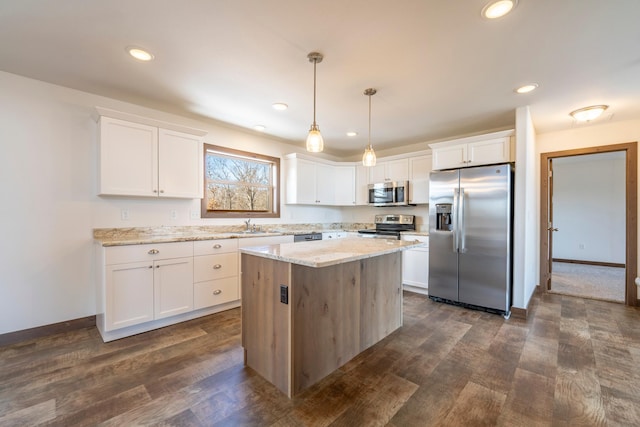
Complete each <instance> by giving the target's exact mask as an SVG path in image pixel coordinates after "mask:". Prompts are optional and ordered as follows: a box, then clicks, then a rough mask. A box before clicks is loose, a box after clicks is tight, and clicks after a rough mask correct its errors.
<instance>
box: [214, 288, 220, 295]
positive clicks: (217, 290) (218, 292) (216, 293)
mask: <svg viewBox="0 0 640 427" xmlns="http://www.w3.org/2000/svg"><path fill="white" fill-rule="evenodd" d="M221 293H222V291H221V290H220V289H216V290H215V291H213V294H214V295H220V294H221Z"/></svg>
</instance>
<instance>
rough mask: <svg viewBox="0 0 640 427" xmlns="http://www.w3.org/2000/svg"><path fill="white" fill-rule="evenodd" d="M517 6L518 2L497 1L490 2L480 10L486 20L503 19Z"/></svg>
mask: <svg viewBox="0 0 640 427" xmlns="http://www.w3.org/2000/svg"><path fill="white" fill-rule="evenodd" d="M517 4H518V0H498V1H492V2H491V3H489V4H487V5H486V6H485V7H484V8H483V9H482V16H484V17H485V18H487V19H496V18H500V17H503V16H504V15H506V14H507V13H509V12H511V11H512V10H513V8H514V7H516V5H517Z"/></svg>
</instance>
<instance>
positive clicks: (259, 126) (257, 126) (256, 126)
mask: <svg viewBox="0 0 640 427" xmlns="http://www.w3.org/2000/svg"><path fill="white" fill-rule="evenodd" d="M253 128H254V129H255V130H257V131H258V132H264V130H265V129H266V127H265V126H264V125H255V126H254V127H253Z"/></svg>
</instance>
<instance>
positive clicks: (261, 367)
mask: <svg viewBox="0 0 640 427" xmlns="http://www.w3.org/2000/svg"><path fill="white" fill-rule="evenodd" d="M401 273H402V253H401V252H400V251H398V252H394V253H390V254H384V255H379V256H376V257H372V258H365V259H360V260H356V261H351V262H345V263H341V264H335V265H330V266H326V267H309V266H305V265H299V264H293V263H289V262H284V261H278V260H273V259H269V258H265V257H261V256H255V255H250V254H247V253H243V254H242V346H243V347H244V352H245V364H246V365H247V366H249V367H251V368H252V369H254V370H255V371H256V372H258V373H259V374H260V375H261V376H263V377H264V378H265V379H267V380H268V381H270V382H271V383H272V384H274V385H275V386H276V387H277V388H278V389H280V390H281V391H282V392H283V393H285V394H286V395H287V396H289V397H293V396H294V395H296V394H298V393H300V392H301V391H303V390H304V389H306V388H308V387H310V386H311V385H313V384H315V383H316V382H318V381H319V380H321V379H322V378H324V377H325V376H327V375H329V374H330V373H331V372H333V371H335V370H336V369H337V368H339V367H340V366H342V365H344V364H345V363H347V362H348V361H349V360H351V359H352V358H353V357H355V356H356V355H358V354H359V353H360V352H362V351H363V350H365V349H367V348H368V347H370V346H372V345H373V344H375V343H377V342H378V341H380V340H382V339H383V338H384V337H386V336H387V335H389V334H390V333H392V332H393V331H395V330H396V329H398V328H399V327H400V326H402V291H401V283H402V274H401ZM287 300H288V301H287ZM281 301H286V302H281Z"/></svg>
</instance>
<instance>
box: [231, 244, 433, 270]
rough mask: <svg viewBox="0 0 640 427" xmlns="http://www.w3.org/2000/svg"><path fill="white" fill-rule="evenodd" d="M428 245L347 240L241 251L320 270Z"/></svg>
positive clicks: (262, 247) (255, 247)
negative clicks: (320, 268)
mask: <svg viewBox="0 0 640 427" xmlns="http://www.w3.org/2000/svg"><path fill="white" fill-rule="evenodd" d="M424 245H425V243H420V242H412V241H406V240H391V239H362V238H358V237H347V238H344V239H336V240H319V241H314V242H298V243H282V244H279V245H269V246H253V247H249V248H241V249H240V252H241V253H245V254H249V255H255V256H261V257H264V258H270V259H273V260H276V261H284V262H289V263H291V264H299V265H305V266H307V267H316V268H318V267H328V266H331V265H337V264H342V263H346V262H351V261H357V260H360V259H365V258H373V257H376V256H380V255H386V254H391V253H394V252H398V251H402V250H405V249H411V248H415V247H418V246H424Z"/></svg>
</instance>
